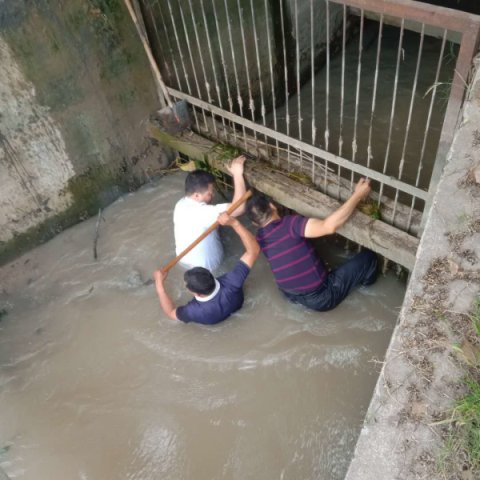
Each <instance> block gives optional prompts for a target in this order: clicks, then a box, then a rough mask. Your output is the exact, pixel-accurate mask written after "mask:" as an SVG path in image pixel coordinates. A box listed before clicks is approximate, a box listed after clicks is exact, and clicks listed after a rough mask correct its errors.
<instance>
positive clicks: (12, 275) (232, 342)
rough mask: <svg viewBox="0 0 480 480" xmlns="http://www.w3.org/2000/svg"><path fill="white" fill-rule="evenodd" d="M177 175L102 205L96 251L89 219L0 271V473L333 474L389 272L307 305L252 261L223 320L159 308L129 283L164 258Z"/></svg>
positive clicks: (338, 471) (391, 322)
mask: <svg viewBox="0 0 480 480" xmlns="http://www.w3.org/2000/svg"><path fill="white" fill-rule="evenodd" d="M183 182H184V174H183V173H180V174H175V175H172V176H169V177H165V178H163V179H161V180H160V181H158V182H157V183H156V184H154V185H149V186H147V187H145V188H143V189H142V190H140V191H138V192H136V193H133V194H130V195H128V196H126V197H124V198H122V199H120V200H119V201H117V202H116V203H114V204H113V205H111V206H110V207H108V208H107V209H106V210H105V211H104V213H103V215H104V219H105V220H102V221H101V223H100V229H99V232H100V236H99V240H98V255H99V258H98V260H97V261H94V260H93V237H94V230H95V224H96V219H95V218H92V219H90V220H88V221H85V222H83V223H82V224H79V225H77V226H75V227H73V228H71V229H69V230H66V231H65V232H63V233H61V234H60V235H58V236H57V237H56V238H54V239H53V240H51V241H50V242H48V243H47V244H45V245H43V246H41V247H38V248H37V249H35V250H33V251H31V252H30V253H28V254H26V255H24V256H23V257H21V258H19V259H18V260H16V261H15V262H14V263H11V264H9V265H6V266H4V267H3V268H2V269H1V270H0V275H1V289H0V300H1V304H2V306H3V307H5V308H6V310H7V312H8V313H7V314H6V315H4V316H3V317H2V319H1V321H0V385H1V390H0V441H1V443H0V449H1V450H0V467H2V468H3V469H4V470H5V471H6V473H7V474H8V475H9V476H10V477H11V478H18V479H25V480H27V479H32V480H33V479H35V480H65V479H80V480H94V479H102V480H106V479H129V480H149V479H152V480H154V479H155V480H158V479H162V480H166V479H172V480H179V479H195V480H198V479H209V480H210V479H242V480H243V479H247V478H256V479H270V478H281V479H289V478H305V479H307V478H308V479H313V478H316V479H329V480H330V479H341V478H343V477H344V475H345V472H346V469H347V466H348V463H349V461H350V459H351V456H352V453H353V448H354V445H355V442H356V439H357V436H358V434H359V431H360V428H361V425H362V422H363V419H364V415H365V412H366V409H367V406H368V403H369V400H370V397H371V395H372V391H373V388H374V384H375V382H376V379H377V376H378V372H379V368H380V367H379V364H378V362H377V361H381V359H382V358H383V356H384V353H385V351H386V348H387V345H388V341H389V338H390V336H391V333H392V329H393V328H394V326H395V321H396V317H397V314H398V311H399V307H400V305H401V302H402V299H403V295H404V284H403V283H402V282H400V281H399V280H398V279H397V278H396V277H395V276H394V275H393V274H387V275H386V276H382V277H380V278H379V280H378V282H377V283H376V285H375V286H373V287H371V288H362V289H359V290H357V291H355V293H353V294H352V295H351V296H350V297H349V298H348V299H347V300H346V301H345V302H344V303H343V304H342V305H341V306H339V307H338V308H337V309H336V310H334V311H332V312H329V313H322V314H320V313H316V312H310V311H307V310H305V309H303V308H302V307H299V306H295V305H291V304H289V303H287V302H286V300H284V299H283V298H282V296H281V295H280V293H279V292H278V291H277V289H276V287H275V285H274V283H273V280H272V275H271V273H270V271H269V269H268V266H267V263H266V261H265V259H264V258H261V259H260V261H259V262H258V263H257V265H256V266H255V268H254V270H253V271H252V273H251V276H250V277H249V279H248V281H247V284H246V301H245V305H244V308H243V309H242V310H241V311H240V312H238V313H237V314H235V315H233V317H231V318H230V319H229V320H227V321H225V322H223V323H221V324H219V325H217V326H213V327H205V326H199V325H184V324H182V323H180V322H174V321H171V320H169V319H168V318H167V317H166V316H165V315H164V314H163V313H162V311H161V310H160V306H159V303H158V300H157V297H156V294H155V292H154V288H153V286H152V285H149V286H144V285H143V284H142V282H143V281H144V280H146V279H147V278H149V276H150V273H151V272H152V270H153V269H154V268H155V267H157V266H159V265H162V264H165V263H166V262H167V261H168V260H169V259H170V258H171V257H172V256H173V255H174V245H173V229H172V210H173V207H174V204H175V202H176V201H177V200H178V199H179V198H180V197H181V196H182V190H183ZM225 243H226V251H227V257H228V258H227V260H226V262H225V263H224V265H223V266H222V269H223V270H226V269H227V268H228V267H229V266H231V265H232V264H233V263H234V262H235V260H236V259H237V258H238V256H239V253H240V244H239V242H238V240H237V239H236V238H235V237H234V236H233V235H232V234H231V232H230V233H229V232H227V235H226V242H225ZM320 248H321V249H322V251H328V252H330V253H332V252H334V253H335V254H334V255H333V257H334V259H335V260H336V261H338V260H340V261H341V260H342V257H344V256H345V252H344V250H343V249H338V248H336V247H335V245H334V244H333V243H332V242H322V243H321V244H320ZM331 256H332V255H330V257H331ZM182 273H183V271H182V269H181V268H179V267H176V268H175V269H173V270H172V271H171V273H170V275H169V279H168V290H169V292H170V293H171V294H172V297H173V298H174V299H175V301H176V302H184V301H187V300H188V299H189V296H188V294H187V293H186V292H185V291H184V290H183V288H182V281H181V277H182ZM376 360H377V361H376Z"/></svg>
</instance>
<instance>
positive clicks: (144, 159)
mask: <svg viewBox="0 0 480 480" xmlns="http://www.w3.org/2000/svg"><path fill="white" fill-rule="evenodd" d="M0 10H1V11H0V60H1V63H2V69H1V71H0V112H1V114H0V160H1V161H0V179H1V183H2V189H1V191H0V226H1V228H0V261H3V260H4V259H5V258H11V255H12V254H15V251H18V253H21V251H23V250H24V248H27V245H29V246H30V247H31V246H34V245H35V244H36V243H38V242H40V241H43V240H45V239H46V238H48V237H49V236H51V235H52V234H53V233H54V232H57V231H58V230H59V229H61V228H63V227H64V226H67V225H70V224H72V223H75V222H76V221H79V220H80V219H82V218H84V217H85V215H89V214H92V213H95V212H96V211H97V210H98V208H99V207H100V206H102V205H104V204H105V201H106V199H110V201H111V200H113V199H114V198H115V196H118V195H119V194H121V193H122V192H123V191H125V190H126V189H131V188H135V187H136V186H138V185H140V184H141V183H143V182H145V181H148V179H149V178H150V177H151V176H154V175H155V174H156V172H158V170H159V169H160V168H162V167H164V166H165V165H166V164H167V163H168V162H169V161H170V160H171V153H169V152H166V150H165V148H164V147H161V146H160V145H159V144H158V142H152V141H151V140H150V139H148V138H147V137H146V133H145V123H146V121H147V119H148V118H149V116H150V114H151V113H152V112H153V111H155V109H156V108H157V106H158V101H157V96H156V90H155V84H154V81H153V77H152V74H151V71H150V67H149V65H148V62H147V59H146V56H145V53H144V51H143V48H142V45H141V43H140V41H139V39H138V36H137V33H136V31H135V27H134V25H133V23H132V21H131V19H130V17H129V15H128V12H127V9H126V7H125V5H124V3H123V0H70V1H68V2H58V1H56V0H32V1H29V2H25V1H18V2H1V7H0Z"/></svg>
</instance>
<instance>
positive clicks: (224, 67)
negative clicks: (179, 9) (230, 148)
mask: <svg viewBox="0 0 480 480" xmlns="http://www.w3.org/2000/svg"><path fill="white" fill-rule="evenodd" d="M212 7H213V12H214V17H215V27H216V29H217V37H218V46H219V48H220V58H221V59H222V65H223V75H224V77H225V87H226V88H227V101H228V108H229V110H230V112H231V113H233V99H232V95H231V91H230V84H229V82H228V71H227V63H226V61H225V55H224V53H223V42H222V37H221V36H220V27H219V25H218V13H217V6H216V4H215V0H212ZM230 125H231V127H232V130H233V139H234V142H235V143H237V129H236V127H235V125H234V124H233V123H232V122H231V123H230Z"/></svg>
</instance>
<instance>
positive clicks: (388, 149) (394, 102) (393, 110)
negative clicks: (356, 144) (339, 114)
mask: <svg viewBox="0 0 480 480" xmlns="http://www.w3.org/2000/svg"><path fill="white" fill-rule="evenodd" d="M404 26H405V19H404V18H402V23H401V26H400V37H399V39H398V51H397V65H396V67H395V81H394V85H393V96H392V108H391V112H390V125H389V127H388V141H387V150H386V152H385V160H384V162H383V169H382V173H385V172H386V171H387V165H388V156H389V154H390V145H391V142H392V130H393V119H394V117H395V104H396V102H397V87H398V74H399V71H400V58H401V56H402V51H403V49H402V42H403V31H404ZM383 187H384V183H383V182H382V183H380V192H379V194H378V205H380V203H381V201H382V195H383Z"/></svg>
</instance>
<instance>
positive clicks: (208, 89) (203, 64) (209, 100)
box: [188, 0, 218, 137]
mask: <svg viewBox="0 0 480 480" xmlns="http://www.w3.org/2000/svg"><path fill="white" fill-rule="evenodd" d="M188 4H189V6H190V14H191V15H192V23H193V31H194V33H195V40H196V42H197V50H198V54H199V56H200V65H201V67H202V73H203V79H204V81H205V88H206V90H207V99H208V103H213V100H212V95H211V93H210V82H209V81H208V77H207V72H206V70H205V63H204V61H203V54H202V48H201V43H200V37H199V35H198V29H197V21H196V19H195V12H194V10H193V6H192V0H188ZM204 118H205V113H204ZM205 123H206V122H205ZM212 123H213V130H214V133H215V137H218V132H217V125H216V121H215V115H212ZM206 125H207V130H208V124H206Z"/></svg>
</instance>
